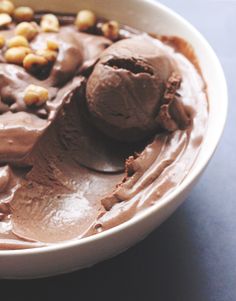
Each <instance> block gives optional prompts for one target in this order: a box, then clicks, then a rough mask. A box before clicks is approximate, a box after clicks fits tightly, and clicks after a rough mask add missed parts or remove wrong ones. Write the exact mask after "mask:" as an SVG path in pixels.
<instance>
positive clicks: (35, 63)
mask: <svg viewBox="0 0 236 301" xmlns="http://www.w3.org/2000/svg"><path fill="white" fill-rule="evenodd" d="M47 65H48V61H47V60H46V59H45V58H44V57H43V56H40V55H37V54H34V53H30V54H28V55H26V56H25V58H24V60H23V67H24V68H25V70H27V71H28V72H30V73H37V72H40V71H41V70H42V69H43V68H44V67H45V66H47Z"/></svg>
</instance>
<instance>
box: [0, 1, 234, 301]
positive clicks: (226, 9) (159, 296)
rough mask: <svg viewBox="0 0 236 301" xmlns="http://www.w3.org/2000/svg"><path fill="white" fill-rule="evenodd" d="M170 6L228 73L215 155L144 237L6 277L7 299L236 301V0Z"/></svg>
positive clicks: (2, 292) (1, 285)
mask: <svg viewBox="0 0 236 301" xmlns="http://www.w3.org/2000/svg"><path fill="white" fill-rule="evenodd" d="M163 3H164V4H167V5H168V6H169V7H171V8H173V9H174V10H176V11H177V12H179V13H180V14H181V15H183V16H184V17H186V19H188V20H189V21H190V22H191V23H192V24H194V25H195V26H196V27H197V28H198V29H199V30H200V31H201V32H202V33H203V35H205V37H206V38H207V39H208V41H209V42H210V43H211V45H212V46H213V48H214V49H215V51H216V53H217V54H218V56H219V58H220V60H221V62H222V64H223V67H224V70H225V74H226V77H227V81H228V88H229V100H230V106H229V114H228V122H227V125H226V129H225V132H224V135H223V138H222V140H221V143H220V145H219V147H218V149H217V151H216V153H215V156H214V158H213V159H212V161H211V163H210V164H209V166H208V168H207V170H206V172H205V174H204V175H203V177H202V178H201V180H200V181H199V183H198V185H197V186H196V187H195V188H194V190H193V191H192V193H191V195H190V196H189V197H188V199H187V201H186V202H185V203H184V205H182V206H181V207H180V208H179V209H178V210H177V211H176V212H175V213H174V214H173V215H172V217H171V218H169V219H168V220H167V221H166V222H165V223H164V224H163V225H161V226H160V227H159V228H158V229H157V230H156V231H154V232H153V233H152V234H151V235H150V236H149V237H148V238H146V239H145V240H144V241H143V242H141V243H139V244H138V245H136V246H135V247H133V248H131V249H130V250H128V251H126V252H125V253H123V254H121V255H119V256H118V257H116V258H114V259H111V260H108V261H106V262H103V263H100V264H98V265H96V266H94V267H92V268H90V269H86V270H82V271H78V272H76V273H72V274H68V275H65V276H60V277H55V278H51V279H42V280H28V281H20V282H19V281H0V296H1V299H3V300H4V301H5V300H14V299H15V298H17V300H34V301H37V300H40V301H44V300H59V301H60V300H93V299H96V300H104V301H106V300H112V301H116V300H124V301H126V300H130V301H132V300H136V301H138V300H147V301H151V300H161V301H235V300H236V203H235V193H236V183H235V180H236V160H235V159H236V158H235V150H234V148H236V135H235V128H236V127H235V126H236V88H235V86H236V82H235V81H236V0H222V1H220V0H205V1H204V0H198V1H193V0H192V1H186V0H182V1H181V0H172V1H171V0H165V1H164V0H163ZM0 268H1V267H0Z"/></svg>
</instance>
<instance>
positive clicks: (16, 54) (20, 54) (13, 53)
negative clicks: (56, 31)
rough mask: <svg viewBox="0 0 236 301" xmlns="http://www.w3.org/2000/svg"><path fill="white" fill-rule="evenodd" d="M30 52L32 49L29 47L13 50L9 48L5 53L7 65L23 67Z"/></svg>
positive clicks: (14, 48)
mask: <svg viewBox="0 0 236 301" xmlns="http://www.w3.org/2000/svg"><path fill="white" fill-rule="evenodd" d="M30 52H31V49H29V48H28V47H23V46H21V47H13V48H9V49H8V50H7V51H6V52H5V55H4V57H5V60H6V61H7V63H11V64H17V65H21V64H22V63H23V60H24V58H25V56H26V55H27V54H29V53H30Z"/></svg>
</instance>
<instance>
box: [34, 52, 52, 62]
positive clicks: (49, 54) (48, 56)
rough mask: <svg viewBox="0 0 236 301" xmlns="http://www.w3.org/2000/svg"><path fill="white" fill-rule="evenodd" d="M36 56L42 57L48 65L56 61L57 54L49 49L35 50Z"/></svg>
mask: <svg viewBox="0 0 236 301" xmlns="http://www.w3.org/2000/svg"><path fill="white" fill-rule="evenodd" d="M36 54H37V55H39V56H42V57H44V58H45V59H46V60H47V61H48V62H49V63H53V62H55V60H56V59H57V52H56V51H53V50H49V49H42V50H37V51H36Z"/></svg>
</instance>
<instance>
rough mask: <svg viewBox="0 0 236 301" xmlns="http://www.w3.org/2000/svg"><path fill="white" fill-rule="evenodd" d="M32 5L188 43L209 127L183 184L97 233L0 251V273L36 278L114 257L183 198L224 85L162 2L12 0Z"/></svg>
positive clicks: (192, 35)
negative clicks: (204, 91)
mask: <svg viewBox="0 0 236 301" xmlns="http://www.w3.org/2000/svg"><path fill="white" fill-rule="evenodd" d="M15 2H16V4H17V5H22V4H24V5H30V6H31V7H33V8H34V9H35V10H48V9H49V10H52V11H57V12H58V11H59V12H76V11H78V10H79V9H81V8H90V9H92V10H93V11H95V12H96V13H97V14H98V15H100V16H104V17H107V18H110V19H111V18H112V19H116V20H118V21H120V22H121V23H124V24H128V25H130V26H133V27H135V28H138V29H141V30H144V31H147V32H157V33H161V34H167V35H177V36H181V37H183V38H184V39H186V40H187V41H188V42H190V43H191V44H192V46H193V47H194V49H195V52H196V54H197V57H198V59H199V63H200V66H201V69H202V72H203V75H204V78H205V80H206V82H207V85H208V96H209V104H210V114H209V126H208V130H207V132H206V136H205V140H204V143H203V145H202V149H201V152H200V154H199V156H198V159H197V161H196V164H195V166H194V168H193V169H192V170H191V172H190V174H189V175H188V177H187V178H186V179H185V180H184V181H183V183H182V184H181V185H180V186H178V187H177V188H176V189H175V190H174V191H173V192H172V193H171V194H169V195H168V196H166V197H164V198H162V199H161V200H160V201H158V202H157V203H156V204H155V205H154V206H152V207H151V208H149V209H146V210H145V211H143V212H142V213H141V214H139V215H138V216H136V217H134V218H132V219H131V220H129V221H127V222H125V223H123V224H121V225H119V226H117V227H115V228H112V229H110V230H107V231H105V232H103V233H100V234H97V235H95V236H91V237H88V238H84V239H81V240H78V241H71V242H66V243H60V244H57V245H55V246H50V247H44V248H38V249H30V250H15V251H0V277H2V278H36V277H43V276H50V275H55V274H60V273H65V272H69V271H73V270H77V269H81V268H84V267H88V266H91V265H94V264H95V263H97V262H99V261H102V260H104V259H107V258H109V257H112V256H115V255H117V254H119V253H121V252H122V251H124V250H126V249H127V248H129V247H130V246H132V245H133V244H135V243H136V242H138V241H140V240H141V239H143V238H144V237H145V236H146V235H147V234H149V233H150V232H151V231H152V230H153V229H155V228H156V227H157V226H158V225H160V224H161V223H162V222H163V221H164V220H165V219H166V218H167V217H168V216H170V214H171V213H173V211H174V210H175V209H176V208H177V207H178V206H179V205H180V204H181V203H182V202H183V201H184V199H185V198H186V196H187V194H188V193H189V192H190V190H191V189H192V187H193V186H194V184H195V183H196V181H197V180H198V178H199V176H200V175H201V173H202V172H203V170H204V168H205V167H206V166H207V163H208V162H209V160H210V158H211V156H212V155H213V153H214V151H215V149H216V146H217V144H218V142H219V139H220V136H221V134H222V131H223V128H224V124H225V120H226V113H227V87H226V81H225V77H224V74H223V71H222V68H221V65H220V63H219V61H218V59H217V57H216V55H215V53H214V51H213V50H212V48H211V47H210V46H209V44H208V43H207V41H206V40H205V39H204V38H203V37H202V35H201V34H200V33H199V32H198V31H197V30H196V29H195V28H194V27H193V26H192V25H190V24H189V23H188V22H187V21H185V20H184V19H183V18H182V17H180V16H179V15H178V14H176V13H174V12H173V11H171V10H170V9H168V8H167V7H165V6H163V5H162V4H159V3H157V2H154V1H145V0H126V1H116V0H83V1H82V0H81V1H76V0H74V1H73V0H67V1H61V0H51V1H48V0H41V1H33V0H32V1H30V0H20V1H15Z"/></svg>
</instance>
